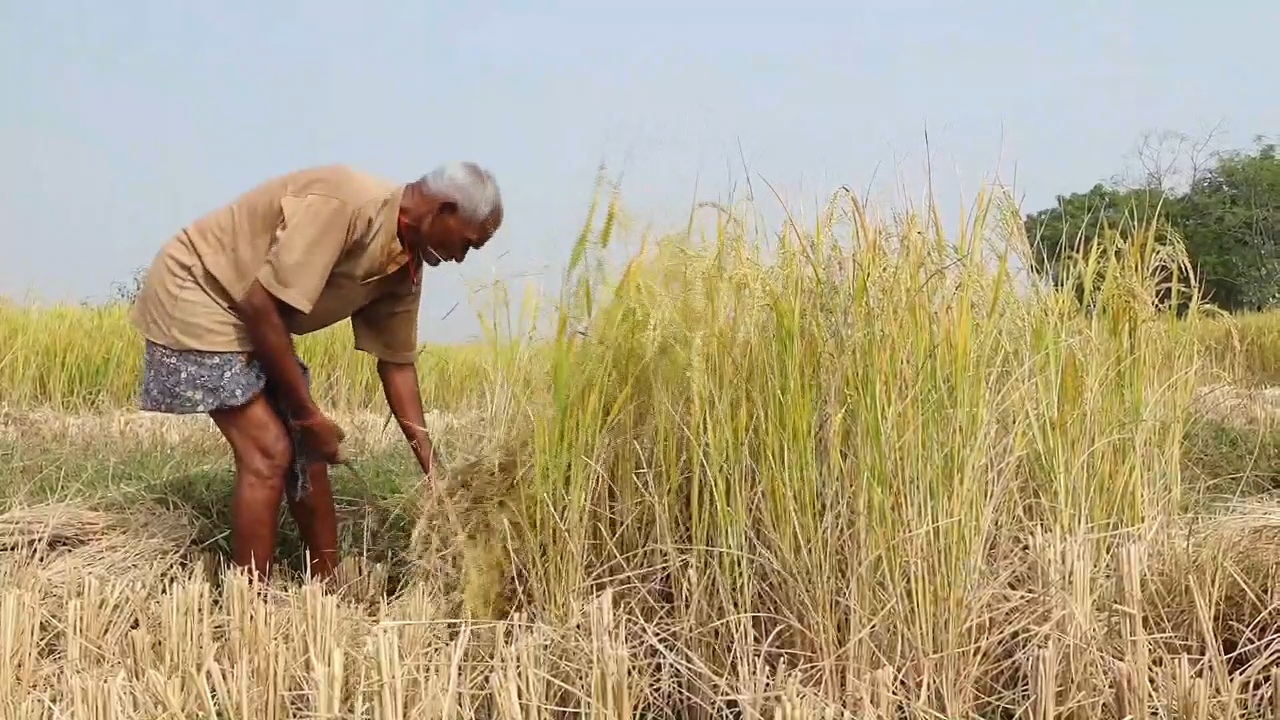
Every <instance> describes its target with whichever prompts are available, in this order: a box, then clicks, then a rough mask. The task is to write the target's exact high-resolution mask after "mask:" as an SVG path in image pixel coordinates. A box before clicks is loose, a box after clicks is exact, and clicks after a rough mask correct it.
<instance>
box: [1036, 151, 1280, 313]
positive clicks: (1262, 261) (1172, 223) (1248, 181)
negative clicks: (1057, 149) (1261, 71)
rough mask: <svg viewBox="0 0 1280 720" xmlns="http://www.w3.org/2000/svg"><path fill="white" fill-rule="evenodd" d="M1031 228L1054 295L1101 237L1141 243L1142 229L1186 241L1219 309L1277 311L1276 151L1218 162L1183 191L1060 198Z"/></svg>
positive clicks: (1098, 190)
mask: <svg viewBox="0 0 1280 720" xmlns="http://www.w3.org/2000/svg"><path fill="white" fill-rule="evenodd" d="M1024 224H1025V228H1026V232H1027V236H1028V239H1029V240H1030V243H1031V247H1032V250H1033V253H1032V261H1033V268H1034V270H1035V271H1036V272H1037V274H1039V275H1040V276H1041V277H1043V278H1045V279H1047V280H1049V281H1050V282H1052V283H1053V284H1054V285H1055V286H1057V287H1070V286H1071V285H1072V284H1073V283H1075V282H1078V279H1076V278H1069V277H1066V276H1065V275H1064V274H1063V272H1062V268H1063V267H1066V266H1069V265H1071V264H1072V258H1075V257H1079V256H1082V255H1088V253H1089V251H1090V249H1091V248H1092V247H1093V246H1094V245H1095V244H1096V243H1097V242H1098V241H1099V240H1100V239H1104V238H1114V237H1117V236H1124V237H1130V238H1133V237H1136V235H1134V234H1133V233H1132V232H1131V229H1132V228H1133V227H1135V226H1142V227H1148V228H1159V229H1160V230H1161V232H1160V234H1161V235H1162V236H1164V237H1162V238H1161V239H1162V240H1163V239H1167V238H1168V237H1169V236H1171V235H1176V236H1178V237H1179V238H1180V239H1181V241H1182V243H1183V244H1184V245H1185V248H1186V252H1187V254H1188V256H1189V257H1190V259H1191V262H1192V265H1193V267H1194V268H1195V271H1196V274H1197V281H1198V282H1199V285H1200V289H1201V290H1202V291H1203V292H1204V293H1205V297H1206V300H1208V301H1209V302H1211V303H1213V304H1214V305H1217V306H1219V307H1221V308H1223V309H1226V310H1230V311H1238V310H1246V309H1247V310H1261V309H1265V308H1270V307H1275V306H1276V305H1277V304H1278V303H1280V247H1278V246H1277V240H1278V239H1280V158H1277V156H1276V146H1275V145H1274V144H1271V143H1262V142H1259V143H1258V145H1257V146H1256V148H1255V149H1254V150H1253V151H1252V152H1230V153H1222V154H1220V155H1218V156H1217V158H1216V161H1215V162H1214V163H1213V164H1212V165H1210V166H1209V167H1207V168H1206V169H1204V170H1202V171H1200V172H1198V173H1196V174H1195V176H1194V177H1193V178H1192V179H1191V182H1190V183H1189V184H1188V187H1187V188H1186V189H1185V190H1182V191H1173V190H1170V189H1167V188H1166V187H1165V186H1164V184H1163V182H1162V178H1159V177H1147V178H1145V179H1144V182H1143V184H1141V185H1139V186H1138V187H1122V186H1113V185H1106V184H1102V183H1099V184H1097V185H1094V186H1093V187H1092V188H1090V189H1089V190H1088V191H1086V192H1083V193H1072V194H1070V195H1065V196H1064V195H1059V196H1058V198H1057V204H1056V206H1055V207H1052V208H1046V209H1042V210H1039V211H1036V212H1033V213H1030V214H1028V215H1027V216H1026V219H1025V221H1024ZM1073 289H1075V290H1076V292H1077V294H1081V293H1082V292H1083V289H1081V288H1073Z"/></svg>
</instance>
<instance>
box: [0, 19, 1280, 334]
mask: <svg viewBox="0 0 1280 720" xmlns="http://www.w3.org/2000/svg"><path fill="white" fill-rule="evenodd" d="M839 7H843V9H838V8H839ZM641 8H643V9H641ZM1277 28H1280V3H1276V2H1264V1H1263V0H1227V1H1223V2H1214V3H1203V2H1191V0H1174V1H1173V2H1170V1H1169V0H1165V1H1164V2H1156V1H1155V0H1141V1H1139V0H1131V1H1129V2H1124V1H1123V0H1121V1H1115V0H1113V1H1112V2H1101V1H1097V0H1074V1H1066V0H1040V1H1038V2H1037V1H1033V0H1025V1H1023V2H1013V1H1011V0H1000V1H998V2H996V1H989V2H971V3H962V2H958V1H953V2H947V1H944V0H900V1H899V2H887V1H876V2H848V3H846V4H844V5H843V6H840V5H839V4H837V3H830V4H829V5H826V6H818V5H811V4H805V3H800V2H796V3H793V4H787V3H782V2H774V3H761V2H746V1H744V0H739V1H736V2H731V3H730V2H698V1H696V0H690V1H689V2H685V3H674V2H651V3H646V4H640V3H634V4H629V5H626V4H621V3H616V2H606V1H604V0H597V2H590V3H588V2H579V3H565V2H554V1H548V2H542V3H532V2H507V3H497V2H488V3H480V2H471V3H462V2H458V3H428V2H408V1H407V0H400V1H399V2H392V1H390V0H366V2H363V3H356V2H350V3H338V2H334V0H308V1H306V2H303V1H301V0H271V1H268V2H263V1H261V0H256V1H253V2H250V1H248V0H222V1H221V2H216V3H185V2H173V1H172V0H170V1H169V2H160V1H158V0H153V1H152V2H140V1H138V0H117V2H113V3H106V2H88V1H87V0H49V2H47V3H39V2H18V1H17V0H6V1H5V2H3V3H0V83H2V84H0V89H2V90H3V93H2V94H0V97H3V98H4V100H3V102H2V103H0V129H2V130H3V132H2V133H0V158H2V159H3V162H0V217H3V219H4V227H3V234H2V235H0V244H2V247H3V253H2V254H0V294H5V295H9V296H15V295H17V296H22V295H31V296H33V297H38V298H41V299H46V300H58V299H78V298H82V297H94V296H102V295H104V294H105V293H106V292H107V290H108V287H109V285H110V283H111V282H113V281H116V280H121V279H124V278H126V277H128V275H129V273H130V271H131V270H132V269H134V268H136V267H139V266H142V265H145V264H146V263H148V262H149V261H150V259H151V256H152V255H153V254H154V253H155V251H156V249H157V248H158V247H159V245H160V244H161V243H162V242H163V241H164V240H165V239H166V238H168V237H169V236H170V235H171V234H172V233H173V232H174V231H176V230H177V229H178V228H179V227H181V226H182V225H183V224H184V223H186V222H187V221H189V220H190V219H192V218H193V217H195V216H197V215H199V214H201V213H203V212H205V211H207V210H209V209H211V208H213V207H216V206H217V205H219V204H221V203H223V202H225V201H226V200H229V199H230V198H232V197H234V196H235V195H236V194H238V193H239V192H241V191H243V190H245V189H247V188H249V187H250V186H252V185H254V184H256V183H257V182H259V181H261V180H263V179H265V178H266V177H268V176H271V175H274V174H278V173H281V172H285V171H288V170H291V169H294V168H297V167H302V166H306V165H312V164H319V163H329V162H346V163H350V164H353V165H357V166H360V167H363V168H366V169H368V170H371V171H374V172H377V173H380V174H383V175H387V176H390V177H396V178H401V179H405V180H409V179H413V178H415V177H417V176H418V175H420V174H421V173H423V172H425V171H427V170H429V169H430V168H431V167H432V166H434V165H435V164H437V163H438V162H441V161H444V160H448V159H470V160H476V161H479V162H481V163H483V164H486V165H488V166H489V167H491V168H492V169H493V170H494V171H495V172H496V173H497V175H498V179H499V182H500V183H501V185H502V188H503V193H504V195H505V198H506V201H507V213H506V224H505V226H504V227H503V229H502V231H501V233H500V235H499V236H498V237H497V239H496V240H495V242H494V243H493V245H492V246H491V247H492V249H491V250H490V249H486V251H485V252H483V253H478V254H475V255H473V256H472V258H471V259H469V260H468V262H467V263H466V265H464V266H462V267H450V268H447V269H446V268H441V269H438V270H435V271H432V272H431V273H429V275H428V276H427V277H428V279H429V283H430V284H429V286H428V291H427V293H426V297H425V300H424V305H423V339H424V340H426V341H446V340H452V339H458V338H460V337H462V336H465V335H466V334H467V333H469V332H470V331H472V330H474V328H475V325H474V320H473V318H472V316H471V315H469V314H468V313H465V312H460V313H454V315H453V316H452V317H450V318H448V319H447V320H444V321H441V320H439V318H440V316H441V315H443V314H444V313H446V312H447V311H448V310H449V308H450V307H451V306H453V305H454V303H455V302H458V301H463V302H464V303H465V302H466V301H467V297H466V292H465V289H466V286H467V284H472V283H477V282H483V281H485V280H486V279H488V278H491V277H494V276H497V277H503V278H508V279H518V278H519V276H521V275H524V274H535V277H536V274H538V273H542V274H543V275H542V277H544V278H545V281H546V284H547V286H548V287H554V286H555V284H556V280H557V273H558V271H559V269H560V268H561V267H562V266H563V261H564V259H565V258H566V256H567V253H568V248H569V245H570V243H571V241H572V239H573V235H574V232H575V230H576V229H577V228H578V226H579V224H580V222H581V219H582V217H583V213H584V211H585V209H586V201H587V199H588V196H589V192H590V189H591V184H592V181H593V178H594V176H595V172H596V168H597V165H598V164H599V163H600V162H601V161H603V162H605V163H606V164H607V165H608V166H609V167H610V168H611V169H612V170H613V171H616V172H622V173H624V175H623V184H624V186H623V191H624V197H625V198H626V200H627V201H628V203H629V205H630V206H631V207H632V208H633V210H634V211H635V212H636V213H637V214H638V215H639V216H640V217H641V218H645V219H652V220H656V221H659V222H676V221H678V219H679V218H680V217H681V216H682V215H683V214H684V213H685V212H686V211H687V209H688V207H689V203H690V201H691V199H692V198H693V190H694V183H695V181H697V182H698V184H699V189H700V193H699V195H700V196H701V197H702V198H703V199H716V198H720V197H723V195H724V194H725V193H726V192H728V190H729V189H730V187H731V183H733V182H734V181H738V182H739V183H740V181H741V180H742V171H741V165H740V159H739V145H741V148H742V153H743V154H744V155H745V157H746V160H747V163H748V165H749V167H750V169H751V171H752V172H753V173H755V174H759V175H761V176H763V177H765V178H767V179H768V180H770V181H771V182H772V183H773V184H775V185H777V186H779V187H780V188H782V189H783V190H784V191H785V192H786V193H787V197H788V199H789V200H790V201H792V202H795V203H797V204H801V205H802V206H803V207H805V208H807V207H809V206H811V201H812V200H813V198H815V197H817V196H819V195H825V194H826V193H827V192H829V191H831V190H832V189H834V188H835V187H836V186H838V185H839V184H841V183H849V184H852V185H854V186H857V187H863V186H865V185H866V184H867V183H868V182H871V181H872V180H873V179H874V178H875V177H879V178H881V179H892V176H893V175H894V173H895V172H896V173H898V174H900V175H905V176H906V178H907V187H908V189H909V190H911V191H912V192H915V193H919V192H922V191H923V186H922V185H921V178H922V172H921V170H922V168H923V165H924V129H925V128H926V126H927V127H928V128H929V133H930V143H931V146H932V150H933V161H934V169H935V175H936V177H935V188H936V190H937V191H938V192H939V193H940V194H941V197H942V199H943V201H944V202H947V203H948V205H947V207H948V208H949V209H952V210H953V211H954V210H958V209H959V208H960V206H961V202H962V196H961V193H962V192H963V193H964V195H963V199H964V200H966V201H967V200H968V199H969V198H971V197H972V194H973V192H974V190H976V189H977V187H978V184H979V183H980V182H981V181H982V180H983V178H984V177H990V176H991V174H992V173H994V172H996V171H999V172H1000V173H1001V175H1002V176H1003V177H1004V179H1006V180H1012V179H1016V186H1017V189H1018V191H1019V193H1020V194H1021V195H1022V196H1023V198H1024V209H1028V210H1029V209H1033V208H1037V207H1041V206H1043V205H1045V204H1047V203H1049V202H1051V201H1052V198H1053V196H1054V195H1055V194H1056V193H1060V192H1069V191H1072V190H1078V189H1083V188H1085V187H1087V186H1088V185H1089V184H1091V183H1093V182H1095V181H1097V180H1100V179H1105V178H1106V177H1108V176H1110V175H1112V174H1113V173H1115V172H1117V171H1119V170H1121V169H1122V165H1123V162H1124V156H1125V154H1126V153H1127V152H1129V151H1130V150H1131V149H1132V147H1133V145H1134V143H1135V141H1136V140H1137V138H1138V136H1139V134H1140V133H1141V132H1143V131H1144V130H1148V129H1176V130H1184V131H1188V132H1196V131H1199V130H1203V129H1204V128H1206V127H1208V126H1210V125H1213V124H1215V123H1218V122H1225V123H1226V124H1225V129H1226V131H1227V133H1226V135H1224V139H1226V140H1227V141H1228V142H1230V143H1233V144H1247V143H1248V142H1249V141H1250V137H1251V136H1252V135H1253V134H1255V133H1270V132H1271V131H1273V130H1274V129H1275V128H1276V119H1277V118H1278V117H1280V76H1277V75H1276V73H1275V63H1274V61H1273V60H1272V59H1271V56H1272V52H1271V51H1272V49H1273V48H1274V45H1275V42H1276V37H1275V32H1276V29H1277ZM1015 172H1016V177H1015V175H1014V173H1015Z"/></svg>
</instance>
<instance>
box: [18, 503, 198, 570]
mask: <svg viewBox="0 0 1280 720" xmlns="http://www.w3.org/2000/svg"><path fill="white" fill-rule="evenodd" d="M193 534H194V533H193V530H192V527H191V525H190V523H188V522H187V521H186V518H184V517H183V516H181V515H180V514H178V513H176V512H173V511H167V510H163V509H161V508H155V507H139V508H135V509H133V510H131V511H129V512H108V511H105V510H99V509H95V508H92V507H88V506H85V505H81V504H76V503H70V502H63V503H49V504H43V505H33V506H27V507H18V508H14V509H12V510H9V511H8V512H5V513H4V514H2V515H0V553H2V554H0V576H3V575H8V576H9V579H10V580H11V581H13V582H17V580H18V578H20V577H21V576H23V575H25V574H27V573H31V572H38V573H39V575H40V583H41V584H42V585H44V586H46V587H48V586H60V585H63V584H65V583H66V582H74V581H77V579H78V578H81V577H84V576H86V575H99V576H103V577H114V578H117V579H118V578H122V577H126V576H130V575H135V574H138V573H151V572H152V571H158V572H162V573H164V574H167V573H169V572H171V571H174V570H177V569H179V567H180V566H181V565H182V564H183V563H181V559H182V556H183V555H184V554H185V553H186V551H187V549H188V547H189V545H190V543H191V540H192V537H193Z"/></svg>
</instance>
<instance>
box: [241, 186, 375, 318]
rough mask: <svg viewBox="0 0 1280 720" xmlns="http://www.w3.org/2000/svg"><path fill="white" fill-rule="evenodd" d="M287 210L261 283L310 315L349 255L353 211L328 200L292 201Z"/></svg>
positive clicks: (287, 200)
mask: <svg viewBox="0 0 1280 720" xmlns="http://www.w3.org/2000/svg"><path fill="white" fill-rule="evenodd" d="M281 206H282V208H283V210H284V219H283V220H282V221H281V223H280V226H279V227H278V228H276V232H275V237H274V238H272V242H271V245H270V248H269V249H268V250H267V257H266V261H265V262H264V263H263V266H262V269H261V270H259V271H258V275H257V278H258V281H259V282H260V283H262V287H264V288H266V289H267V292H269V293H271V294H272V295H274V296H275V297H277V298H278V299H280V300H281V301H283V302H285V303H287V304H289V305H290V306H291V307H293V308H295V309H297V310H298V312H300V313H302V314H303V315H306V314H307V313H309V312H311V309H312V308H313V307H314V306H315V304H316V300H317V299H319V297H320V293H321V292H322V291H323V290H324V286H325V284H326V283H328V282H329V274H330V273H331V272H332V271H333V266H334V264H335V263H337V261H338V258H339V257H341V256H342V253H343V251H344V250H346V247H347V237H348V234H349V233H348V230H349V228H350V225H351V211H350V209H349V208H348V207H347V205H346V203H344V202H342V201H341V200H338V199H336V198H331V197H327V196H324V195H307V196H304V197H297V196H286V197H285V198H284V199H283V200H281ZM246 289H247V288H246Z"/></svg>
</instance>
